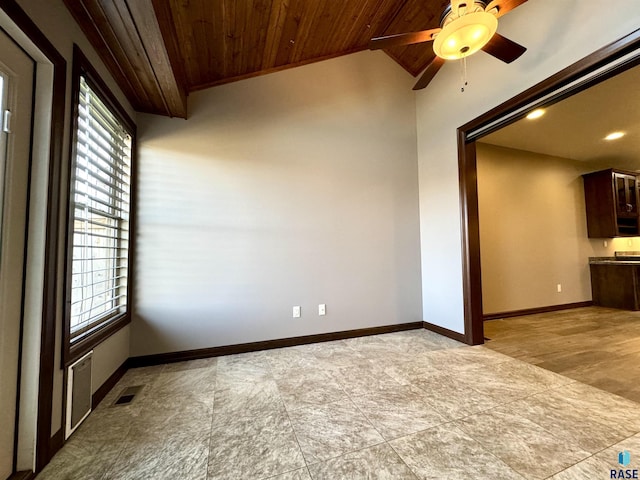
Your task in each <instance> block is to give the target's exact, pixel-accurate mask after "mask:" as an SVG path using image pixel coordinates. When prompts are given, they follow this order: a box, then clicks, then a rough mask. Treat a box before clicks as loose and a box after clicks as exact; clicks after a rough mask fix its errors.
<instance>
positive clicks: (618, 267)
mask: <svg viewBox="0 0 640 480" xmlns="http://www.w3.org/2000/svg"><path fill="white" fill-rule="evenodd" d="M639 263H640V262H639ZM589 267H590V270H591V295H592V297H593V304H594V305H597V306H600V307H609V308H622V309H624V310H640V265H623V264H616V262H610V263H609V264H608V265H607V264H599V265H594V264H591V265H589Z"/></svg>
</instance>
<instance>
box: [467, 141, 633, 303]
mask: <svg viewBox="0 0 640 480" xmlns="http://www.w3.org/2000/svg"><path fill="white" fill-rule="evenodd" d="M477 160H478V204H479V209H480V249H481V259H482V300H483V307H484V313H485V314H489V313H497V312H508V311H513V310H521V309H526V308H536V307H545V306H550V305H562V304H567V303H574V302H584V301H589V300H591V280H590V275H589V265H588V258H589V257H591V256H603V255H613V252H614V251H615V250H616V249H618V250H630V249H632V248H633V245H637V244H638V243H639V240H640V239H638V238H634V239H616V240H615V241H612V240H611V239H608V240H607V244H608V247H604V239H589V238H588V237H587V223H586V215H585V202H584V186H583V182H582V174H584V173H587V172H592V171H596V170H598V169H599V168H600V167H598V166H592V165H589V164H585V163H584V162H579V161H575V160H569V159H563V158H557V157H550V156H547V155H540V154H536V153H531V152H524V151H521V150H513V149H509V148H503V147H496V146H493V145H487V144H483V143H478V144H477ZM629 242H631V246H629ZM558 284H561V285H562V292H561V293H558V291H557V285H558Z"/></svg>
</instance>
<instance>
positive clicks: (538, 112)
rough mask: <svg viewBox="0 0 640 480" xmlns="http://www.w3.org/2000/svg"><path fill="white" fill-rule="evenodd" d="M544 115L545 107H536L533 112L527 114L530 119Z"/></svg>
mask: <svg viewBox="0 0 640 480" xmlns="http://www.w3.org/2000/svg"><path fill="white" fill-rule="evenodd" d="M542 115H544V109H543V108H536V109H535V110H534V111H533V112H531V113H530V114H529V115H527V118H528V119H529V120H535V119H536V118H540V117H541V116H542Z"/></svg>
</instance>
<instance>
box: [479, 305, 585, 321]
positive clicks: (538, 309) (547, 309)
mask: <svg viewBox="0 0 640 480" xmlns="http://www.w3.org/2000/svg"><path fill="white" fill-rule="evenodd" d="M592 305H593V302H592V301H591V300H589V301H587V302H575V303H564V304H562V305H549V306H548V307H536V308H525V309H523V310H511V311H509V312H498V313H488V314H487V315H483V316H482V319H483V320H484V321H485V322H486V321H487V320H497V319H499V318H511V317H522V316H524V315H535V314H536V313H549V312H557V311H560V310H570V309H572V308H582V307H590V306H592Z"/></svg>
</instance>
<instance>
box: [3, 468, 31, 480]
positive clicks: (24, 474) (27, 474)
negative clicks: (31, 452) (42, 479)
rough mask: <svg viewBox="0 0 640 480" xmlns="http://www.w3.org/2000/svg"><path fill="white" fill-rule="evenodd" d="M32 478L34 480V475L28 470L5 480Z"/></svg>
mask: <svg viewBox="0 0 640 480" xmlns="http://www.w3.org/2000/svg"><path fill="white" fill-rule="evenodd" d="M33 478H36V474H35V473H34V472H32V471H31V470H29V471H24V472H16V473H14V474H13V475H11V476H10V477H9V478H7V480H32V479H33Z"/></svg>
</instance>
